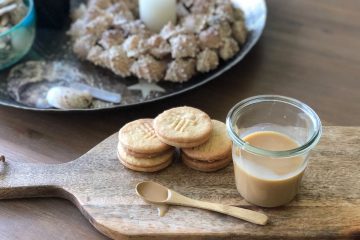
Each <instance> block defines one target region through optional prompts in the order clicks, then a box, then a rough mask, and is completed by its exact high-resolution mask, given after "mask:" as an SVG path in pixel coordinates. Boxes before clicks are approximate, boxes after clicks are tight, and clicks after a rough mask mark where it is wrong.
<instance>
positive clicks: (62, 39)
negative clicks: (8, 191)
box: [0, 0, 267, 112]
mask: <svg viewBox="0 0 360 240" xmlns="http://www.w3.org/2000/svg"><path fill="white" fill-rule="evenodd" d="M232 1H233V2H234V5H235V7H239V8H241V9H242V10H243V11H244V14H245V19H246V26H247V28H248V30H249V36H248V39H247V42H246V43H245V45H244V46H243V47H242V49H241V51H240V52H239V53H238V54H237V55H236V56H235V57H234V58H233V59H231V60H229V61H227V62H222V63H221V64H220V66H219V67H218V68H217V69H216V70H214V71H211V72H209V73H207V74H200V75H197V76H195V77H194V78H193V79H191V80H190V81H188V82H186V83H182V84H180V83H169V82H160V83H157V84H148V83H146V82H144V81H141V80H138V79H136V78H125V79H124V78H121V77H119V76H116V75H114V74H113V73H111V72H110V71H109V70H105V69H102V68H100V67H95V66H94V65H92V64H91V63H88V62H82V61H79V60H78V59H77V58H76V57H75V56H74V55H73V53H72V51H71V47H70V44H69V37H68V36H67V35H66V29H68V27H65V28H64V29H63V30H56V29H44V28H38V29H37V34H36V39H35V42H34V45H33V47H32V49H31V51H30V52H29V54H28V55H27V56H26V57H25V58H24V59H23V60H22V62H24V61H29V60H45V61H64V62H67V63H69V64H71V65H73V66H76V67H78V68H79V69H81V70H82V71H84V72H86V74H87V75H88V76H89V77H90V78H91V79H92V81H93V83H94V84H93V85H94V86H98V87H100V88H104V89H106V90H111V91H114V92H118V93H121V95H122V102H121V103H120V104H117V105H106V104H104V105H99V107H97V108H91V109H83V110H79V109H76V110H61V109H40V108H34V107H29V106H26V105H24V104H21V103H18V102H16V101H14V100H13V99H12V98H11V97H10V96H9V94H8V93H7V82H6V78H7V75H8V72H9V70H4V71H2V72H0V105H4V106H9V107H14V108H20V109H26V110H34V111H49V112H50V111H53V112H68V111H98V110H104V109H115V108H124V107H131V106H136V105H140V104H144V103H149V102H154V101H158V100H162V99H166V98H169V97H173V96H175V95H178V94H181V93H184V92H186V91H189V90H191V89H194V88H196V87H199V86H202V85H203V84H205V83H206V82H209V81H210V80H213V79H215V78H217V77H218V76H220V75H221V74H223V73H224V72H226V71H227V70H229V69H231V68H232V67H234V66H235V65H236V64H238V63H239V62H240V61H241V60H242V59H243V58H244V57H245V56H246V55H247V54H248V52H249V51H250V50H251V49H252V48H253V46H254V45H255V44H256V42H257V41H258V40H259V38H260V36H261V34H262V32H263V30H264V27H265V23H266V16H267V8H266V4H265V1H264V0H251V1H249V0H232ZM240 81H241V79H240Z"/></svg>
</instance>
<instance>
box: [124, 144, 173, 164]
mask: <svg viewBox="0 0 360 240" xmlns="http://www.w3.org/2000/svg"><path fill="white" fill-rule="evenodd" d="M118 154H119V156H120V158H121V159H122V161H124V162H127V163H128V164H130V165H133V166H137V167H141V168H148V167H155V166H159V165H161V164H164V163H165V162H167V161H169V160H171V159H172V158H173V156H174V151H169V152H165V153H164V154H161V155H159V156H156V157H153V158H137V157H134V156H131V155H129V154H128V153H126V151H125V150H124V148H123V147H122V146H121V145H120V144H119V145H118Z"/></svg>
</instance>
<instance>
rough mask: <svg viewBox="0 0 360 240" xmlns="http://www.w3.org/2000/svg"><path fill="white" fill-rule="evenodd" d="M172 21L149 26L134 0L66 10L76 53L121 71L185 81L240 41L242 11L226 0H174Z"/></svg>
mask: <svg viewBox="0 0 360 240" xmlns="http://www.w3.org/2000/svg"><path fill="white" fill-rule="evenodd" d="M176 8H177V19H178V21H177V24H176V25H174V24H172V23H171V22H170V23H169V24H167V25H165V26H164V27H163V29H162V30H161V31H160V32H151V31H150V29H148V28H147V26H146V25H145V24H144V23H143V22H142V21H141V19H140V17H139V6H138V1H135V0H116V1H115V0H88V1H87V4H84V3H83V4H81V5H80V6H79V7H78V8H76V10H74V11H73V12H72V16H71V17H72V20H73V23H72V25H71V28H70V30H69V32H68V33H69V35H70V36H71V38H72V40H73V51H74V53H75V54H76V55H77V56H78V57H79V58H80V59H84V60H87V61H90V62H92V63H93V64H95V65H98V66H101V67H104V68H107V69H110V70H111V71H113V72H114V73H115V74H117V75H119V76H122V77H129V76H136V77H137V78H139V79H145V80H147V81H149V82H158V81H161V80H165V81H170V82H186V81H188V80H190V79H191V78H192V77H193V76H195V75H196V74H199V73H207V72H209V71H212V70H214V69H216V68H218V67H219V65H220V64H221V62H222V61H228V60H230V59H231V58H233V57H234V56H235V55H236V54H237V53H238V52H239V51H240V49H241V47H242V46H243V45H244V44H245V42H246V39H247V35H248V32H247V29H246V25H245V19H244V16H243V12H242V11H241V10H240V9H238V8H236V7H235V6H234V4H233V1H231V0H178V1H177V6H176Z"/></svg>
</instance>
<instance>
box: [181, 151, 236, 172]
mask: <svg viewBox="0 0 360 240" xmlns="http://www.w3.org/2000/svg"><path fill="white" fill-rule="evenodd" d="M181 160H182V161H183V163H184V164H185V165H186V166H188V167H189V168H192V169H195V170H198V171H201V172H215V171H218V170H220V169H223V168H225V167H227V166H228V165H229V164H230V162H231V156H229V157H227V158H224V159H221V160H217V161H214V162H204V161H198V160H194V159H191V158H189V157H188V156H186V155H185V154H184V153H182V154H181Z"/></svg>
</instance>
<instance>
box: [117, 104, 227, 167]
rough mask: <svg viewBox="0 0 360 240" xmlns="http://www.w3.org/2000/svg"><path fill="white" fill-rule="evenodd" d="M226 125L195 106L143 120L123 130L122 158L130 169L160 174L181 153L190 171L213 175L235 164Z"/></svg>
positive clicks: (119, 146) (121, 137) (120, 137)
mask: <svg viewBox="0 0 360 240" xmlns="http://www.w3.org/2000/svg"><path fill="white" fill-rule="evenodd" d="M231 144H232V143H231V141H230V139H229V138H228V136H227V132H226V126H225V124H224V123H222V122H219V121H217V120H211V119H210V117H209V116H208V115H207V114H206V113H204V112H203V111H201V110H199V109H196V108H192V107H178V108H173V109H170V110H167V111H165V112H163V113H161V114H160V115H159V116H157V117H156V118H155V119H154V120H152V119H139V120H136V121H133V122H130V123H128V124H126V125H125V126H124V127H122V128H121V129H120V131H119V144H118V147H117V150H118V151H117V152H118V158H119V160H120V162H121V163H122V164H123V165H124V166H125V167H127V168H129V169H132V170H135V171H141V172H156V171H159V170H161V169H164V168H166V167H167V166H169V165H170V164H171V162H172V160H173V158H174V156H175V153H176V148H178V149H179V150H180V154H181V159H182V161H183V162H184V163H185V165H187V166H188V167H190V168H193V169H196V170H199V171H203V172H212V171H217V170H220V169H222V168H224V167H226V166H227V165H228V164H229V163H230V162H231Z"/></svg>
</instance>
